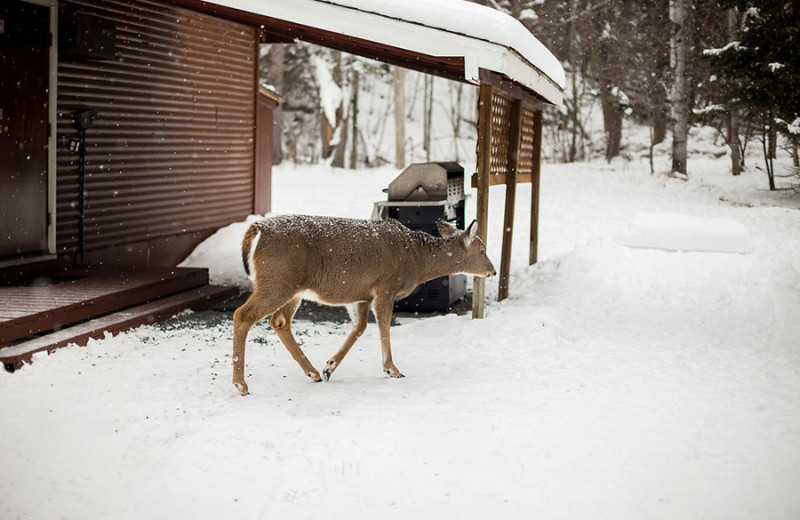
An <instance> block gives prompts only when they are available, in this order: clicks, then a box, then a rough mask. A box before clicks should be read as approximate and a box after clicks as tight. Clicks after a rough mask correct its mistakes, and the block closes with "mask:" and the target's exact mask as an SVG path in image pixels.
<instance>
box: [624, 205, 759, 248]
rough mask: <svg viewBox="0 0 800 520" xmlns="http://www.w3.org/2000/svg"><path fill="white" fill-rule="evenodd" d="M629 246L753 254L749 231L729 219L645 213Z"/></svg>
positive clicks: (633, 224) (633, 228)
mask: <svg viewBox="0 0 800 520" xmlns="http://www.w3.org/2000/svg"><path fill="white" fill-rule="evenodd" d="M626 245H627V246H629V247H635V248H644V249H663V250H666V251H701V252H711V253H739V254H748V253H752V252H753V248H754V242H753V238H752V236H751V234H750V231H749V230H748V229H747V228H746V227H745V226H743V225H742V224H740V223H738V222H736V221H734V220H731V219H727V218H701V217H694V216H689V215H680V214H674V213H643V214H640V215H637V216H636V217H634V219H633V220H632V222H631V234H630V236H629V237H628V240H627V242H626Z"/></svg>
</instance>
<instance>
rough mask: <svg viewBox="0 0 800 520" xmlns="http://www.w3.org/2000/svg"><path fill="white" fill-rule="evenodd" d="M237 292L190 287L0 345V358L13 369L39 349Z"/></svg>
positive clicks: (210, 302)
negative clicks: (14, 342) (20, 340)
mask: <svg viewBox="0 0 800 520" xmlns="http://www.w3.org/2000/svg"><path fill="white" fill-rule="evenodd" d="M237 294H238V290H237V289H236V288H232V287H219V286H213V285H206V286H204V287H200V288H194V289H190V290H188V291H183V292H180V293H178V294H174V295H172V296H167V297H164V298H160V299H158V300H156V301H153V302H150V303H146V304H142V305H137V306H134V307H131V308H129V309H125V310H123V311H117V312H113V313H111V314H107V315H105V316H102V317H98V318H94V319H91V320H89V321H86V322H84V323H79V324H77V325H72V326H70V327H66V328H63V329H61V330H58V331H55V332H51V333H49V334H44V335H42V336H38V337H36V338H33V339H29V340H26V341H22V342H19V343H16V344H14V345H12V346H9V347H4V348H0V361H2V363H3V364H4V365H5V367H6V369H7V370H11V371H13V370H16V369H18V368H21V367H22V366H23V365H24V364H25V363H30V362H31V358H32V356H33V355H34V354H35V353H37V352H44V351H46V352H48V353H51V352H53V351H54V350H55V349H57V348H59V347H63V346H66V345H70V344H75V345H80V346H83V345H86V343H88V341H89V339H99V338H102V337H104V336H105V334H106V332H110V333H111V334H118V333H119V332H122V331H125V330H129V329H132V328H135V327H138V326H140V325H147V324H151V323H156V322H161V321H165V320H167V319H169V318H171V317H172V316H175V315H176V314H178V313H180V312H182V311H184V310H186V309H192V310H202V309H206V308H208V307H211V306H212V305H215V304H217V303H220V302H223V301H225V300H227V299H229V298H232V297H234V296H236V295H237Z"/></svg>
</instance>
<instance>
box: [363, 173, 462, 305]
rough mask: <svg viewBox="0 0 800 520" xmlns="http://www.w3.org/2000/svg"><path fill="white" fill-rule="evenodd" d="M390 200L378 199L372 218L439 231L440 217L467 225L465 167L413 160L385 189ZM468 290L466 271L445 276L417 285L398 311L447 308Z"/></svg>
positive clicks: (417, 228) (457, 225)
mask: <svg viewBox="0 0 800 520" xmlns="http://www.w3.org/2000/svg"><path fill="white" fill-rule="evenodd" d="M384 192H386V194H387V199H388V200H387V201H385V202H376V203H375V206H374V209H373V213H372V218H373V219H383V218H393V219H396V220H398V221H400V223H401V224H403V225H405V226H406V227H408V228H410V229H413V230H418V231H425V232H426V233H430V234H431V235H437V236H438V235H439V231H438V229H437V227H436V221H437V220H439V219H442V220H446V221H448V222H450V223H451V224H452V225H454V226H455V227H456V228H458V229H464V225H465V224H464V207H465V198H466V197H465V195H464V168H463V167H461V165H459V164H458V163H455V162H432V163H417V164H412V165H410V166H409V167H408V168H406V169H405V170H403V172H402V173H400V175H398V176H397V177H396V178H395V179H394V180H393V181H392V182H391V183H389V187H388V188H386V189H385V190H384ZM466 293H467V277H466V276H464V275H463V274H456V275H450V276H443V277H441V278H437V279H435V280H431V281H430V282H426V283H424V284H422V285H420V286H419V287H417V288H416V289H415V290H414V292H413V293H411V294H410V295H409V296H408V297H406V298H404V299H402V300H400V301H398V302H397V303H395V310H398V311H407V312H408V311H410V312H415V311H421V312H435V311H443V312H446V311H447V310H448V309H449V308H450V306H451V305H452V304H453V303H455V302H456V301H458V300H460V299H462V298H463V297H464V296H465V295H466Z"/></svg>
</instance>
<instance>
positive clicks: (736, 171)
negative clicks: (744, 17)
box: [726, 7, 742, 176]
mask: <svg viewBox="0 0 800 520" xmlns="http://www.w3.org/2000/svg"><path fill="white" fill-rule="evenodd" d="M726 14H727V17H728V20H727V22H728V41H735V40H736V38H737V36H738V33H739V17H738V14H737V12H736V8H735V7H731V8H730V9H728V10H727V13H726ZM727 140H728V146H729V147H730V149H731V173H733V175H734V176H738V175H740V174H741V173H742V143H741V142H740V141H739V112H738V111H737V110H732V111H731V112H730V114H729V115H728V135H727Z"/></svg>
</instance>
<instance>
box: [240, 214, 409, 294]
mask: <svg viewBox="0 0 800 520" xmlns="http://www.w3.org/2000/svg"><path fill="white" fill-rule="evenodd" d="M253 226H255V227H257V229H258V231H259V233H260V237H259V239H258V244H257V245H256V249H255V251H254V254H253V264H254V268H255V271H256V274H255V276H256V283H257V284H261V283H267V284H268V285H267V286H266V288H265V289H268V288H269V284H275V283H281V284H286V285H288V286H290V287H292V288H296V289H297V292H303V291H312V292H313V293H315V294H316V295H318V297H319V299H320V300H322V301H325V302H327V303H336V304H341V303H350V302H352V301H358V300H369V299H371V298H372V297H373V296H374V295H373V294H371V291H372V290H373V288H374V287H376V286H391V285H394V284H400V285H403V283H406V284H408V283H412V282H411V279H413V277H414V273H413V271H414V268H415V265H416V264H417V258H416V254H417V250H418V247H417V246H416V245H415V244H417V243H418V242H419V237H418V234H417V233H415V232H413V231H411V230H409V229H407V228H405V227H403V226H402V225H401V224H400V223H399V222H397V221H394V220H380V221H371V220H354V219H344V218H335V217H317V216H303V215H285V216H276V217H271V218H268V219H265V220H262V221H259V222H256V223H255V224H253Z"/></svg>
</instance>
